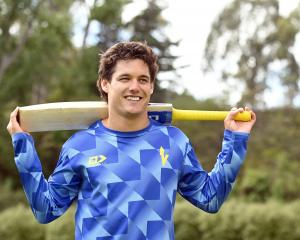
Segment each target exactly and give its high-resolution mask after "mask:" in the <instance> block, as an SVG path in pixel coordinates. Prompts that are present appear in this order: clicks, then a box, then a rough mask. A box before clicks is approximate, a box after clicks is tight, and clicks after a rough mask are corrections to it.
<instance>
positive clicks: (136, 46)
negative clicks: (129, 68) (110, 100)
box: [97, 41, 158, 102]
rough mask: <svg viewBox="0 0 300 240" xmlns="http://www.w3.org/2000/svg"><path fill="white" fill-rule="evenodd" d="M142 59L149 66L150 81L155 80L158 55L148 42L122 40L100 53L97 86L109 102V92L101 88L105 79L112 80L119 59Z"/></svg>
mask: <svg viewBox="0 0 300 240" xmlns="http://www.w3.org/2000/svg"><path fill="white" fill-rule="evenodd" d="M130 59H141V60H143V61H144V62H145V63H146V64H147V65H148V68H149V72H150V81H151V82H154V81H155V78H156V74H157V72H158V63H157V56H156V55H155V54H154V52H153V50H152V48H151V47H149V46H148V45H147V43H146V42H134V41H132V42H120V43H117V44H115V45H113V46H112V47H110V48H109V49H108V50H107V51H106V52H104V53H103V54H100V61H99V71H98V79H97V88H98V90H99V92H100V95H101V97H102V98H104V100H105V101H106V102H107V93H106V92H104V91H103V89H102V88H101V81H102V80H103V79H106V80H108V81H109V82H110V81H111V78H112V75H113V73H114V71H115V66H116V65H117V62H118V61H119V60H130Z"/></svg>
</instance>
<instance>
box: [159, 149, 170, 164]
mask: <svg viewBox="0 0 300 240" xmlns="http://www.w3.org/2000/svg"><path fill="white" fill-rule="evenodd" d="M159 154H160V157H161V162H162V165H163V166H165V164H166V162H167V160H168V158H169V154H165V149H164V148H163V147H160V149H159Z"/></svg>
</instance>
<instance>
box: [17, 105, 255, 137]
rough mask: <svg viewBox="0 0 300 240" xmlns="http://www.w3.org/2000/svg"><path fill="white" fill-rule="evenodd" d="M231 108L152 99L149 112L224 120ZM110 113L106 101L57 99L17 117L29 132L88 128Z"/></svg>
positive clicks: (244, 116)
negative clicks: (189, 106) (194, 107)
mask: <svg viewBox="0 0 300 240" xmlns="http://www.w3.org/2000/svg"><path fill="white" fill-rule="evenodd" d="M227 114H228V111H197V110H179V109H175V108H173V106H172V104H169V103H150V104H149V106H148V116H149V117H150V118H152V119H154V120H156V121H158V122H160V123H163V124H171V123H172V122H174V121H181V120H224V119H225V117H226V115H227ZM107 117H108V109H107V103H106V102H100V101H82V102H56V103H45V104H37V105H30V106H25V107H20V108H19V115H18V120H19V123H20V126H21V128H22V129H23V130H24V131H27V132H42V131H57V130H75V129H86V128H88V127H89V125H90V124H92V123H93V122H95V121H97V120H99V119H105V118H107ZM235 120H237V121H250V120H251V114H250V112H247V111H245V112H243V113H238V114H237V116H236V118H235Z"/></svg>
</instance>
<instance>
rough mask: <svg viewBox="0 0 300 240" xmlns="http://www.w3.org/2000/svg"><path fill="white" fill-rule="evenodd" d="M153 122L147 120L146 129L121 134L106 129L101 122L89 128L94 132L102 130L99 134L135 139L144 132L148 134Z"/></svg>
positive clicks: (120, 132) (121, 132)
mask: <svg viewBox="0 0 300 240" xmlns="http://www.w3.org/2000/svg"><path fill="white" fill-rule="evenodd" d="M152 121H153V120H152V119H149V124H148V126H147V127H145V128H143V129H140V130H137V131H128V132H123V131H118V130H114V129H111V128H108V127H106V126H104V124H103V123H102V120H98V121H96V122H95V123H94V124H92V125H91V127H90V128H92V129H93V128H94V129H95V130H96V131H97V130H102V131H101V132H104V133H107V134H110V135H113V136H118V137H137V136H141V135H143V134H145V133H146V132H148V131H149V130H150V128H151V127H152V125H153V122H152Z"/></svg>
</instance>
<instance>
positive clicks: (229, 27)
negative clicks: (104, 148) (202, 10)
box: [0, 0, 300, 240]
mask: <svg viewBox="0 0 300 240" xmlns="http://www.w3.org/2000/svg"><path fill="white" fill-rule="evenodd" d="M146 3H147V4H146V7H145V8H144V9H142V10H141V11H140V12H139V13H138V14H136V15H134V16H133V17H132V18H130V20H127V21H126V20H124V17H122V16H123V15H122V13H123V12H124V9H125V8H126V6H128V4H131V1H129V0H110V1H108V0H106V1H105V0H101V1H100V0H94V1H87V0H86V1H84V0H81V1H79V0H78V1H71V0H61V1H59V2H58V1H51V0H48V1H46V0H0V107H1V111H0V144H1V145H0V146H1V147H0V181H1V185H0V238H1V239H2V238H3V239H31V240H32V239H47V240H49V239H62V240H63V239H74V236H73V231H74V230H73V214H74V207H73V208H71V209H70V211H69V212H68V213H67V214H66V215H65V216H63V217H62V218H61V219H59V220H57V221H55V222H54V223H51V224H49V225H39V224H37V223H36V221H35V220H34V218H33V216H32V214H31V212H30V209H29V207H28V204H27V203H26V199H25V196H24V193H23V191H22V189H20V188H21V184H20V181H19V177H18V173H17V170H16V167H15V164H14V161H13V149H12V146H11V140H10V137H9V135H8V133H7V131H6V125H7V123H8V118H9V114H10V112H11V111H12V110H13V109H14V108H15V107H16V106H24V105H31V104H38V103H45V102H54V101H86V100H99V97H98V93H97V90H96V85H95V84H96V79H97V62H98V61H99V53H101V52H103V51H105V50H106V49H107V48H108V47H110V46H111V45H112V44H114V43H117V42H119V41H124V40H126V41H127V40H142V41H144V40H146V41H147V42H148V44H149V45H150V46H152V47H153V48H154V50H155V52H156V53H157V54H158V55H159V57H160V62H159V64H160V71H161V74H160V75H159V76H158V81H157V84H156V85H157V86H156V94H155V95H154V96H153V98H152V101H153V102H171V103H173V105H174V106H175V107H176V108H184V109H205V110H224V109H225V110H226V109H230V107H231V106H233V105H248V106H251V107H252V108H254V109H255V111H256V113H257V118H258V121H257V123H256V125H255V128H254V130H253V132H252V134H251V139H250V143H249V147H248V149H249V152H248V155H247V161H246V162H245V164H244V166H243V168H242V170H241V173H240V175H239V177H238V180H237V183H236V186H235V188H234V191H233V192H232V194H231V195H230V198H229V200H228V201H227V202H226V203H225V204H224V206H223V208H222V209H221V211H220V212H219V213H218V214H215V215H209V214H206V213H203V212H202V211H200V210H197V209H196V208H195V207H193V206H191V205H190V204H189V203H187V202H186V201H184V200H182V199H181V198H178V202H177V204H176V211H175V232H176V239H179V240H180V239H225V240H226V239H228V240H229V239H231V240H238V239H243V240H244V239H253V240H254V239H300V231H299V230H298V228H297V223H299V222H300V221H299V220H300V219H299V218H300V215H299V213H300V201H299V200H298V199H299V196H300V191H299V189H300V178H299V169H300V161H299V160H300V159H299V158H300V157H299V156H300V149H299V146H298V145H299V144H298V139H299V136H300V130H299V124H300V112H299V105H298V104H297V102H298V101H297V99H298V98H299V80H300V77H299V74H300V73H299V56H297V54H296V51H295V49H297V47H298V49H299V44H300V43H299V36H300V35H299V29H300V5H298V6H296V7H295V9H293V10H292V11H291V12H290V13H289V14H287V15H282V14H281V13H280V4H279V2H278V1H277V0H244V1H242V0H234V1H229V2H228V4H227V5H226V6H225V8H224V9H223V10H222V11H221V12H220V14H218V16H217V17H216V18H215V20H214V22H213V24H212V26H211V30H210V34H209V35H208V37H207V41H206V45H205V51H204V52H203V59H204V60H203V64H199V69H200V70H201V72H202V73H203V75H204V76H206V75H209V74H215V76H218V81H219V82H220V87H221V86H222V87H223V88H224V90H223V91H222V93H220V94H219V95H218V96H214V97H213V98H207V99H203V100H197V99H200V97H199V96H195V94H193V95H192V94H191V93H189V91H188V90H187V89H185V88H184V87H183V86H184V84H183V82H184V81H185V79H184V76H181V75H180V72H181V71H180V69H184V68H185V67H187V66H185V65H181V66H178V65H177V66H176V67H175V65H174V63H175V62H176V61H177V60H178V59H180V57H181V56H179V55H176V54H175V52H176V51H174V49H176V48H178V45H179V44H180V40H172V39H170V37H169V36H168V35H167V34H166V32H167V31H166V28H168V26H169V24H170V23H168V21H167V20H166V19H165V18H164V17H163V14H162V13H163V11H164V9H166V8H167V4H166V3H165V2H164V1H157V0H149V1H146ZM199 7H200V6H199ZM74 9H76V11H77V12H78V11H82V12H83V14H82V15H81V18H83V19H82V21H80V20H81V19H78V16H77V18H74ZM85 12H86V13H85ZM185 14H187V13H185ZM75 15H76V14H75ZM181 15H182V13H178V17H179V18H180V17H182V16H181ZM84 17H86V19H85V18H84ZM79 22H80V23H81V26H82V28H81V30H80V31H82V33H83V34H82V38H81V40H80V41H81V43H80V44H78V43H77V44H76V45H75V44H74V36H76V34H77V33H78V31H79V30H78V24H79ZM82 23H84V24H82ZM191 26H197V23H193V24H191ZM190 31H191V32H193V27H191V29H190ZM89 39H92V41H91V40H89ZM195 54H196V53H195ZM298 55H299V53H298ZM195 78H196V79H197V78H198V76H195ZM201 81H202V82H203V81H206V84H207V85H209V84H211V82H210V81H209V77H208V78H207V79H206V78H204V79H202V80H201ZM274 84H276V87H277V88H278V89H280V91H281V93H282V95H283V96H284V99H283V100H282V101H281V102H280V104H278V106H274V105H273V107H272V108H270V107H269V105H268V104H267V103H268V102H269V101H271V102H275V101H277V102H278V99H275V98H276V97H274V96H272V95H268V94H267V93H268V91H269V89H270V88H271V87H272V86H274ZM193 87H194V88H195V89H197V88H198V87H199V86H198V85H197V82H196V83H195V85H194V86H193ZM178 89H179V90H180V91H178ZM236 93H239V94H236ZM232 95H235V97H234V98H232ZM175 125H177V126H178V127H180V128H181V129H182V130H183V131H184V132H185V133H186V134H187V136H188V137H189V138H190V139H191V141H192V143H193V145H194V147H195V149H196V152H197V155H198V156H199V159H200V162H201V164H202V165H203V167H204V168H205V169H207V170H208V171H209V170H210V169H211V168H212V166H213V164H214V162H215V159H216V156H217V154H218V152H219V150H220V148H221V141H222V135H223V123H222V122H192V123H187V122H178V123H175ZM71 134H72V131H58V132H46V133H34V134H33V136H34V139H35V144H36V148H37V151H38V153H39V156H40V158H41V161H42V164H43V168H44V173H45V175H46V176H48V175H49V174H50V173H51V172H52V170H53V168H54V167H55V165H56V160H57V159H58V156H59V151H60V147H61V145H62V144H63V142H65V141H66V140H67V139H68V138H69V137H70V136H71ZM28 233H30V234H28Z"/></svg>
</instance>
